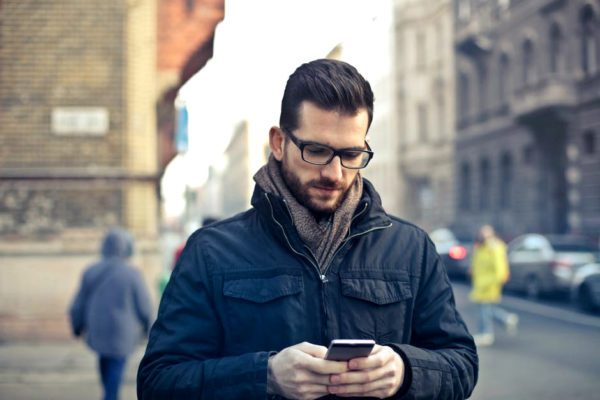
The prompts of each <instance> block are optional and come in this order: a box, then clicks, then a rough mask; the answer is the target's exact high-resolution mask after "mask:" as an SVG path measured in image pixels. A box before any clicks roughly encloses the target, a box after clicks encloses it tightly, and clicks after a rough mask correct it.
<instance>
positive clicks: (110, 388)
mask: <svg viewBox="0 0 600 400" xmlns="http://www.w3.org/2000/svg"><path fill="white" fill-rule="evenodd" d="M132 254H133V239H132V237H131V235H130V234H129V233H128V232H127V231H125V230H124V229H121V228H115V229H111V230H110V231H109V232H108V233H107V234H106V236H105V237H104V240H103V241H102V246H101V260H100V261H98V262H96V263H94V264H92V265H91V266H89V267H88V268H87V269H86V270H85V272H84V273H83V277H82V280H81V285H80V288H79V290H78V292H77V294H76V296H75V298H74V300H73V303H72V305H71V308H70V318H71V328H72V330H73V334H74V335H75V336H78V337H79V336H85V340H86V342H87V344H88V346H89V347H90V348H91V349H92V350H93V351H95V352H96V353H97V354H98V359H99V360H98V364H99V365H98V366H99V373H100V378H101V382H102V387H103V389H104V399H105V400H113V399H117V398H118V393H119V387H120V384H121V381H122V378H123V373H124V370H125V365H126V362H127V357H128V356H129V355H130V354H131V353H132V352H133V351H134V349H135V347H136V345H137V344H138V343H139V342H140V341H141V339H142V338H143V337H145V335H147V333H148V330H149V328H150V323H151V320H152V305H151V301H150V296H149V294H148V290H147V288H146V285H145V283H144V280H143V277H142V274H141V273H140V272H139V271H138V270H137V269H135V268H134V267H132V266H131V265H129V263H128V259H129V258H130V257H131V255H132Z"/></svg>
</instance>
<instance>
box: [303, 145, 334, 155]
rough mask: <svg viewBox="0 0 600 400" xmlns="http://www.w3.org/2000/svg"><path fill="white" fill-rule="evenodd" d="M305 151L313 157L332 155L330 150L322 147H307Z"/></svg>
mask: <svg viewBox="0 0 600 400" xmlns="http://www.w3.org/2000/svg"><path fill="white" fill-rule="evenodd" d="M304 151H305V152H307V153H308V154H309V155H311V156H326V155H329V154H330V153H331V150H330V149H328V148H327V147H321V146H306V147H305V148H304Z"/></svg>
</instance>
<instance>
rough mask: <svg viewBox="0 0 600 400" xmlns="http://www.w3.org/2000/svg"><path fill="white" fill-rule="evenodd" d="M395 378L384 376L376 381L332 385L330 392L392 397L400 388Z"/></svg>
mask: <svg viewBox="0 0 600 400" xmlns="http://www.w3.org/2000/svg"><path fill="white" fill-rule="evenodd" d="M395 383H396V382H395V380H394V379H393V378H384V379H380V380H377V381H374V382H369V383H362V384H351V385H341V386H330V387H329V393H331V394H335V395H337V396H340V397H390V396H392V395H393V394H395V393H396V392H397V390H398V387H397V385H396V384H395Z"/></svg>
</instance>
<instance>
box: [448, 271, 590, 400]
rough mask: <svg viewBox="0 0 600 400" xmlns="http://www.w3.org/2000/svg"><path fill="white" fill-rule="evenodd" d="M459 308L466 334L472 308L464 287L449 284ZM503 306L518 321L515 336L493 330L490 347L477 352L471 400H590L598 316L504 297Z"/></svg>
mask: <svg viewBox="0 0 600 400" xmlns="http://www.w3.org/2000/svg"><path fill="white" fill-rule="evenodd" d="M453 285H454V293H455V296H456V302H457V305H458V308H459V310H460V311H461V313H462V315H463V317H464V318H465V320H466V322H467V325H468V326H469V330H470V331H471V332H472V333H475V332H476V329H477V309H476V307H475V305H473V304H471V303H469V300H468V292H469V288H468V286H467V285H466V284H464V283H456V282H453ZM503 305H504V307H505V308H506V309H508V310H509V311H511V312H516V313H517V314H518V315H519V318H520V325H519V332H518V334H517V335H516V336H514V337H510V336H508V335H507V334H506V333H505V332H504V331H503V329H502V328H501V327H497V328H496V343H495V344H494V345H493V346H492V347H487V348H480V349H479V351H478V352H479V362H480V365H479V381H478V384H477V386H476V388H475V391H474V393H473V395H472V396H471V399H473V400H499V399H510V400H519V399H522V400H531V399H547V400H553V399H557V400H558V399H571V400H575V399H582V400H583V399H594V398H597V396H598V392H599V391H600V382H599V381H598V371H600V357H599V355H600V350H599V349H600V318H599V317H598V316H592V315H588V314H583V313H581V312H579V311H577V310H575V309H572V308H570V307H566V306H564V304H562V303H557V304H553V303H550V304H548V303H538V302H532V301H530V300H526V299H523V298H520V297H518V296H514V295H505V296H504V299H503Z"/></svg>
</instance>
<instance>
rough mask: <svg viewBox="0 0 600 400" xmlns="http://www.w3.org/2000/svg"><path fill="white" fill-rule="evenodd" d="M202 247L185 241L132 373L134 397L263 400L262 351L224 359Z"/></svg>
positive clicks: (265, 355)
mask: <svg viewBox="0 0 600 400" xmlns="http://www.w3.org/2000/svg"><path fill="white" fill-rule="evenodd" d="M202 253H203V252H202V246H201V245H200V244H194V242H193V241H192V240H190V241H188V244H187V246H186V248H185V250H184V251H183V253H182V256H181V259H180V261H179V263H178V264H177V266H176V268H175V270H174V271H173V274H172V276H171V281H170V283H169V285H167V288H166V290H165V293H164V295H163V298H162V301H161V304H160V307H159V311H158V318H157V320H156V322H155V323H154V325H153V327H152V329H151V331H150V338H149V341H148V346H147V348H146V353H145V355H144V357H143V359H142V361H141V363H140V367H139V370H138V375H137V394H138V398H139V399H161V400H162V399H192V398H193V399H200V398H202V399H255V398H261V399H264V398H266V390H267V386H266V383H267V364H268V356H269V353H268V352H258V353H249V354H243V355H237V356H229V357H224V356H223V355H222V353H221V348H222V339H221V338H222V334H223V330H222V327H221V325H220V322H219V317H218V316H217V313H216V312H215V309H214V307H213V305H212V300H211V295H210V282H209V281H208V274H207V265H206V263H205V260H204V257H203V254H202Z"/></svg>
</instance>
